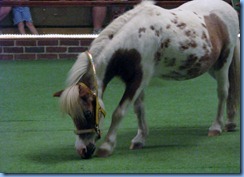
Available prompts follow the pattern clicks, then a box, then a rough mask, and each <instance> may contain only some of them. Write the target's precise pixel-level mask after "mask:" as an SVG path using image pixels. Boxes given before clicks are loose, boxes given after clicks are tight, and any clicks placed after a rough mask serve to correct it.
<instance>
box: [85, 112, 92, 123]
mask: <svg viewBox="0 0 244 177" xmlns="http://www.w3.org/2000/svg"><path fill="white" fill-rule="evenodd" d="M84 116H85V118H86V119H87V121H88V120H90V119H91V118H92V112H91V111H89V110H87V111H84Z"/></svg>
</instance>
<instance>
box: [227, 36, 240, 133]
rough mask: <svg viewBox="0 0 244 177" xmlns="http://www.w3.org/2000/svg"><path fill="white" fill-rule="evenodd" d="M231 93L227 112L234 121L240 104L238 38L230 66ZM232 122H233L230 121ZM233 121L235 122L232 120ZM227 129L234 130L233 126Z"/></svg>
mask: <svg viewBox="0 0 244 177" xmlns="http://www.w3.org/2000/svg"><path fill="white" fill-rule="evenodd" d="M229 83H230V86H229V94H228V98H227V114H228V120H229V121H233V120H234V118H235V116H236V114H237V110H238V108H239V105H240V40H239V38H238V39H237V44H236V46H235V49H234V55H233V59H232V62H231V65H230V68H229ZM229 123H231V122H229ZM232 123H233V122H232ZM226 128H227V130H230V131H231V130H232V129H233V128H234V127H233V128H232V127H226Z"/></svg>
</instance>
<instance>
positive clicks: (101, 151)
mask: <svg viewBox="0 0 244 177" xmlns="http://www.w3.org/2000/svg"><path fill="white" fill-rule="evenodd" d="M109 155H111V153H110V152H109V151H108V150H106V149H98V150H97V152H96V156H97V157H108V156H109Z"/></svg>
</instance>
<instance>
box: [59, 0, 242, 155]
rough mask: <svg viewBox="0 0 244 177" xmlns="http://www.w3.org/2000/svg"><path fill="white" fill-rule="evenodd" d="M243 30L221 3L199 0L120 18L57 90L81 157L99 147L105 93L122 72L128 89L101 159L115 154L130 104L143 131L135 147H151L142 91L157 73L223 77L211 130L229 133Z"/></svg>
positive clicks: (145, 7)
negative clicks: (205, 74)
mask: <svg viewBox="0 0 244 177" xmlns="http://www.w3.org/2000/svg"><path fill="white" fill-rule="evenodd" d="M238 32H239V24H238V16H237V13H236V12H235V10H234V9H233V8H232V7H231V6H230V5H229V4H227V3H225V2H224V1H222V0H204V1H203V0H194V1H190V2H188V3H185V4H183V5H182V6H180V7H178V8H176V9H172V10H166V9H163V8H161V7H158V6H156V5H154V3H153V2H152V1H143V2H142V3H140V4H139V5H137V6H136V7H135V8H134V9H132V10H130V11H128V12H126V13H125V14H124V15H122V16H120V17H118V18H117V19H115V20H114V21H113V22H112V23H111V24H110V25H108V26H107V27H106V28H105V29H104V30H103V31H102V32H101V34H100V35H99V36H98V38H96V39H95V40H94V41H93V42H92V44H91V47H90V49H89V51H87V52H83V53H81V54H80V55H79V57H78V59H77V61H76V62H75V64H74V65H73V67H72V68H71V70H70V72H69V76H68V79H67V84H68V86H67V88H66V89H65V90H64V91H60V92H57V93H56V94H55V96H61V97H60V104H61V108H62V110H63V111H64V112H65V113H67V114H69V115H70V116H71V118H72V119H73V121H74V124H75V126H76V129H77V130H75V133H76V134H77V139H76V143H75V147H76V150H77V152H78V154H79V155H80V156H81V157H82V158H90V157H91V156H92V154H93V152H94V150H95V143H96V140H97V139H98V138H100V129H99V127H100V126H101V124H102V122H103V120H104V117H105V111H104V104H103V101H102V97H103V93H104V91H105V89H106V86H107V84H108V83H109V82H110V81H111V80H112V79H113V78H114V77H115V76H118V77H119V78H121V80H122V81H123V82H124V83H125V91H124V94H123V96H122V98H121V100H120V102H119V104H118V106H117V108H116V109H115V111H114V112H113V115H112V122H111V125H110V128H109V130H108V133H107V135H106V138H105V141H104V142H103V144H102V145H101V146H100V147H99V148H98V150H97V151H96V154H97V156H101V157H106V156H108V155H110V154H112V152H113V150H114V148H115V144H116V134H117V130H118V127H119V124H120V122H121V120H122V118H123V117H124V115H125V113H126V111H127V110H128V107H129V106H130V105H131V104H134V111H135V114H136V115H137V119H138V131H137V135H136V136H135V137H134V138H133V139H132V141H131V146H130V149H139V148H142V147H143V146H144V145H145V139H146V137H147V135H148V128H147V124H146V120H145V111H144V105H143V97H144V96H143V90H144V88H145V87H146V86H147V84H148V83H149V81H150V79H151V78H152V76H153V75H156V76H158V77H161V78H163V79H172V80H186V79H191V78H195V77H198V76H200V75H202V74H203V73H205V72H209V74H210V75H211V76H212V77H213V78H214V79H215V80H216V81H217V93H218V100H219V102H218V110H217V115H216V118H215V120H214V121H213V123H212V125H211V126H210V128H209V132H208V135H209V136H216V135H219V134H220V133H221V132H222V130H223V124H224V123H223V116H224V109H225V106H227V116H228V119H227V123H226V124H225V128H226V130H227V131H232V130H234V129H235V127H236V124H235V121H234V118H235V117H236V115H237V108H238V104H239V92H240V90H239V89H240V88H239V87H240V85H239V84H240V83H239V80H240V78H239V77H240V69H239V67H240V66H239V62H240V61H239V60H240V56H239V55H240V51H239V43H240V42H239V39H238V37H237V35H238Z"/></svg>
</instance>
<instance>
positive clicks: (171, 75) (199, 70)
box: [155, 55, 213, 80]
mask: <svg viewBox="0 0 244 177" xmlns="http://www.w3.org/2000/svg"><path fill="white" fill-rule="evenodd" d="M182 58H186V59H184V60H181V59H177V58H168V57H165V58H163V59H162V60H161V61H160V62H159V63H157V64H156V72H155V74H156V76H158V77H161V78H163V79H167V80H188V79H192V78H195V77H198V76H200V75H202V74H203V73H205V72H207V71H208V70H209V68H210V67H211V66H212V64H213V63H212V61H211V60H210V59H209V58H207V59H206V58H204V59H203V58H200V59H199V58H198V57H196V56H194V55H191V56H190V57H189V56H188V57H182Z"/></svg>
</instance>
